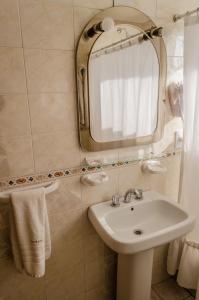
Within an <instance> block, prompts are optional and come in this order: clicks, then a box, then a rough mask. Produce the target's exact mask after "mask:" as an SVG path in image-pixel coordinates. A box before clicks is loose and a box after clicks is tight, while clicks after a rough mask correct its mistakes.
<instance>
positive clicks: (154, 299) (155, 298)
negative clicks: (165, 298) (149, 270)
mask: <svg viewBox="0 0 199 300" xmlns="http://www.w3.org/2000/svg"><path fill="white" fill-rule="evenodd" d="M151 300H161V298H160V297H159V296H158V295H157V294H156V292H155V291H154V290H153V289H152V290H151Z"/></svg>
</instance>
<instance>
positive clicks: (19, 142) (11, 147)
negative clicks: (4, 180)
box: [0, 136, 34, 177]
mask: <svg viewBox="0 0 199 300" xmlns="http://www.w3.org/2000/svg"><path fill="white" fill-rule="evenodd" d="M33 172H34V162H33V153H32V140H31V137H29V136H21V137H10V138H9V137H1V138H0V176H1V177H6V176H8V175H11V174H12V176H20V175H21V174H24V175H28V174H31V173H33Z"/></svg>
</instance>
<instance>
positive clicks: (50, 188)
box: [0, 181, 59, 199]
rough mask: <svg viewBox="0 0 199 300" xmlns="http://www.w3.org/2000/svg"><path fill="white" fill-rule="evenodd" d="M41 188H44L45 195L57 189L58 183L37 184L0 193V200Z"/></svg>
mask: <svg viewBox="0 0 199 300" xmlns="http://www.w3.org/2000/svg"><path fill="white" fill-rule="evenodd" d="M41 187H44V188H45V193H46V195H47V194H50V193H52V192H54V191H56V190H57V189H58V187H59V181H51V182H46V183H39V184H34V185H30V186H25V187H20V188H18V187H17V188H14V189H11V190H7V191H5V192H0V198H4V199H8V198H9V197H10V195H11V193H12V192H19V191H27V190H32V189H37V188H41Z"/></svg>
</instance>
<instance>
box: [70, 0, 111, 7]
mask: <svg viewBox="0 0 199 300" xmlns="http://www.w3.org/2000/svg"><path fill="white" fill-rule="evenodd" d="M73 3H74V5H75V6H80V7H89V8H99V9H104V8H108V7H111V6H112V5H113V0H100V1H99V0H84V1H82V0H74V1H73Z"/></svg>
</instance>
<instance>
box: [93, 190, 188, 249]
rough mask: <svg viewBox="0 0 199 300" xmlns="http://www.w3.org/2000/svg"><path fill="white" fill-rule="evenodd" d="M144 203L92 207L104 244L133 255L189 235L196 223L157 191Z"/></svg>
mask: <svg viewBox="0 0 199 300" xmlns="http://www.w3.org/2000/svg"><path fill="white" fill-rule="evenodd" d="M143 195H144V196H143V200H141V201H138V200H135V201H133V202H131V203H128V204H127V203H121V205H120V206H119V207H112V206H111V201H108V202H103V203H100V204H96V205H93V206H91V207H90V208H89V212H88V215H89V219H90V220H91V222H92V224H93V226H94V227H95V229H96V231H97V232H98V234H99V235H100V236H101V238H102V239H103V240H104V242H105V243H106V244H107V245H108V246H109V247H110V248H112V249H113V250H114V251H116V252H118V253H123V254H133V253H136V252H139V251H143V250H146V249H150V248H154V247H156V246H159V245H162V244H165V243H167V242H170V241H172V240H174V239H176V238H178V237H180V236H182V235H184V234H186V233H187V232H189V231H190V230H191V229H192V227H193V224H194V218H193V217H191V216H189V215H188V214H187V212H185V211H184V210H183V209H182V208H180V207H179V206H178V205H177V204H175V203H174V202H172V201H170V200H169V199H168V198H166V197H165V196H163V195H160V194H159V193H156V192H153V191H147V192H144V194H143Z"/></svg>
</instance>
